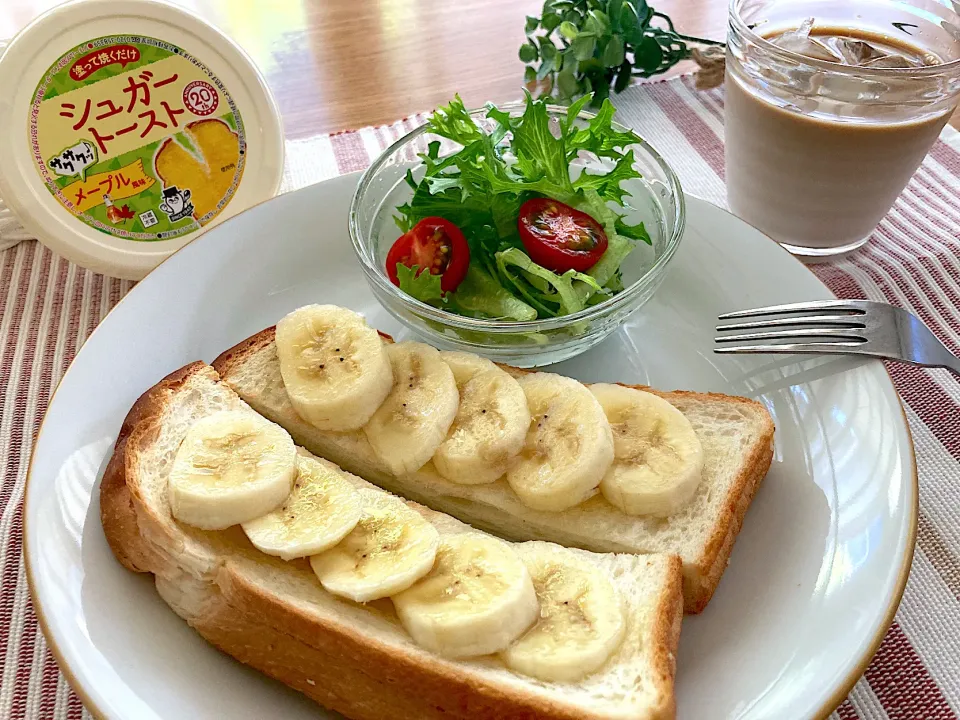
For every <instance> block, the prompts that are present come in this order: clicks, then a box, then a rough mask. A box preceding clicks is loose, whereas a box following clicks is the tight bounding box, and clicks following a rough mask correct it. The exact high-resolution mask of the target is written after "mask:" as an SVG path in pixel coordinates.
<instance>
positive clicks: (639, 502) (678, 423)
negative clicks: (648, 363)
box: [590, 383, 703, 517]
mask: <svg viewBox="0 0 960 720" xmlns="http://www.w3.org/2000/svg"><path fill="white" fill-rule="evenodd" d="M590 390H591V391H592V392H593V394H594V395H595V396H596V398H597V400H599V401H600V405H601V406H603V409H604V412H606V414H607V418H608V419H609V421H610V425H611V426H612V427H613V442H614V455H615V458H616V459H615V460H614V462H613V465H611V466H610V469H609V470H608V471H607V474H606V475H605V476H604V478H603V482H601V483H600V492H602V493H603V496H604V497H605V498H606V499H607V500H608V501H609V502H610V503H611V504H612V505H615V506H616V507H618V508H620V509H621V510H623V512H625V513H627V514H628V515H655V516H658V517H667V516H669V515H672V514H673V513H674V512H676V511H677V510H678V509H679V508H680V507H682V506H683V505H684V504H685V503H686V502H687V501H688V500H690V498H691V497H693V494H694V492H695V491H696V489H697V486H698V485H699V484H700V476H701V472H702V471H703V446H702V445H701V443H700V438H698V437H697V434H696V432H694V430H693V426H692V425H691V424H690V421H689V420H687V418H686V416H685V415H684V414H683V413H682V412H680V411H679V410H677V409H676V408H675V407H674V406H673V405H671V404H670V403H668V402H667V401H666V400H664V399H663V398H660V397H657V396H656V395H654V394H652V393H648V392H643V391H641V390H635V389H633V388H627V387H623V386H622V385H607V384H603V383H600V384H597V385H593V386H591V388H590Z"/></svg>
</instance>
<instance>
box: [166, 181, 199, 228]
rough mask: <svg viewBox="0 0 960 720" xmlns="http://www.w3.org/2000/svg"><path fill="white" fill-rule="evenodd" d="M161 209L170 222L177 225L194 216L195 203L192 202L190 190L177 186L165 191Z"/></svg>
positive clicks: (167, 188)
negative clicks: (178, 222)
mask: <svg viewBox="0 0 960 720" xmlns="http://www.w3.org/2000/svg"><path fill="white" fill-rule="evenodd" d="M160 209H161V210H162V211H163V212H165V213H166V214H167V216H168V217H169V218H170V222H172V223H175V222H177V221H178V220H183V218H185V217H190V216H192V215H193V203H192V202H190V189H189V188H184V189H183V190H181V189H179V188H178V187H177V186H176V185H171V186H170V187H165V188H164V189H163V202H162V203H160Z"/></svg>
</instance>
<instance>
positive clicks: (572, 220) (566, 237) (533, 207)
mask: <svg viewBox="0 0 960 720" xmlns="http://www.w3.org/2000/svg"><path fill="white" fill-rule="evenodd" d="M517 228H518V229H519V230H520V240H521V241H522V242H523V246H524V247H525V248H526V250H527V254H528V255H529V256H530V259H531V260H533V261H534V262H535V263H537V264H538V265H542V266H543V267H545V268H547V269H548V270H553V271H554V272H560V273H562V272H566V271H567V270H579V271H580V272H583V271H584V270H589V269H590V268H591V267H593V266H594V265H596V264H597V261H598V260H599V259H600V256H601V255H603V253H604V252H605V251H606V249H607V234H606V233H605V232H604V231H603V227H601V225H600V223H598V222H597V221H596V220H594V219H593V218H592V217H590V216H589V215H587V214H586V213H584V212H580V211H579V210H577V209H575V208H572V207H570V206H569V205H564V204H563V203H562V202H557V201H556V200H551V199H550V198H534V199H533V200H527V201H526V202H525V203H524V204H523V205H521V206H520V217H519V218H518V219H517Z"/></svg>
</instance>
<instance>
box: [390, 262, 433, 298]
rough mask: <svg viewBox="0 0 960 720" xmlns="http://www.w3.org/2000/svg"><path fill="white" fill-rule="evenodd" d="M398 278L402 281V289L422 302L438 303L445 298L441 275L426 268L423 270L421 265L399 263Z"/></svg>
mask: <svg viewBox="0 0 960 720" xmlns="http://www.w3.org/2000/svg"><path fill="white" fill-rule="evenodd" d="M397 279H398V280H399V281H400V289H401V290H403V292H405V293H406V294H407V295H409V296H411V297H413V298H416V299H417V300H419V301H420V302H425V303H428V304H430V305H436V304H438V302H439V301H440V300H442V299H443V291H442V290H441V289H440V276H439V275H434V274H433V273H431V272H428V271H426V270H423V271H421V270H420V266H419V265H414V266H413V267H412V268H410V267H407V266H406V265H404V264H403V263H397Z"/></svg>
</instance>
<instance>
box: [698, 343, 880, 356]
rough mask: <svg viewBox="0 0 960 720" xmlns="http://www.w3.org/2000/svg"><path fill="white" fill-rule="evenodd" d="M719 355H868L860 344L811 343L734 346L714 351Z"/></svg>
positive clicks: (718, 348)
mask: <svg viewBox="0 0 960 720" xmlns="http://www.w3.org/2000/svg"><path fill="white" fill-rule="evenodd" d="M713 352H714V353H716V354H717V355H733V354H735V353H763V354H768V353H769V354H783V353H786V354H794V355H809V354H812V355H831V354H837V355H850V354H866V353H865V352H864V351H862V350H860V349H859V344H858V343H849V342H810V343H783V344H779V345H732V346H727V347H717V348H714V349H713Z"/></svg>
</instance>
